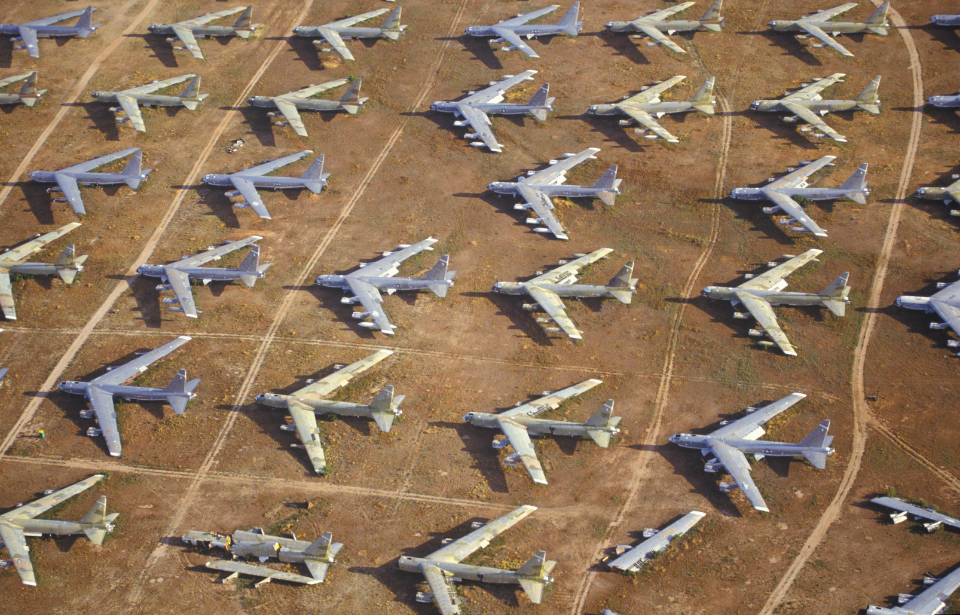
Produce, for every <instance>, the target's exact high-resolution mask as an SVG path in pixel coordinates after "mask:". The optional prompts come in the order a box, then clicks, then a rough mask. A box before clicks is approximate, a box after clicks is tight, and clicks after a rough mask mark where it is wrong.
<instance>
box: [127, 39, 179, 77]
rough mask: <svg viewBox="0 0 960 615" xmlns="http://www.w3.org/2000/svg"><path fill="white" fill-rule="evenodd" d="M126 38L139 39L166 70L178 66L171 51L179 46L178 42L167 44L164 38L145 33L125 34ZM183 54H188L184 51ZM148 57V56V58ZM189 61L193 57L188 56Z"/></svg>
mask: <svg viewBox="0 0 960 615" xmlns="http://www.w3.org/2000/svg"><path fill="white" fill-rule="evenodd" d="M126 38H141V39H143V42H144V48H145V49H149V50H150V51H152V52H153V57H155V58H156V59H158V60H160V63H161V64H163V65H164V66H166V67H167V68H178V67H179V66H180V64H179V63H178V62H177V54H176V52H174V50H173V46H174V45H179V44H180V43H179V42H176V43H168V42H167V41H166V39H167V37H166V36H160V35H157V34H152V33H147V34H127V35H126ZM183 53H186V54H189V52H187V51H184V52H183ZM148 57H149V56H148ZM190 57H191V59H192V57H193V56H190Z"/></svg>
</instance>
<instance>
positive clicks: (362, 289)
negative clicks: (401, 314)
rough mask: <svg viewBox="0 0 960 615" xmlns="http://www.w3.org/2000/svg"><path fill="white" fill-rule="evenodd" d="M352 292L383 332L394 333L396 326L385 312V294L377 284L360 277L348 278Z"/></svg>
mask: <svg viewBox="0 0 960 615" xmlns="http://www.w3.org/2000/svg"><path fill="white" fill-rule="evenodd" d="M347 285H348V286H349V287H350V292H352V293H353V295H354V296H355V297H356V298H357V299H358V300H359V301H360V305H362V306H363V309H364V310H366V312H367V313H368V314H369V315H370V319H371V320H373V323H374V324H375V325H377V328H378V329H380V332H381V333H386V334H387V335H393V330H394V328H395V327H394V326H393V325H392V324H391V323H390V319H389V318H387V315H386V314H385V313H384V312H383V306H382V304H383V296H382V295H381V294H380V291H379V290H378V289H377V287H376V286H374V285H373V284H370V283H368V282H365V281H364V280H361V279H358V278H347Z"/></svg>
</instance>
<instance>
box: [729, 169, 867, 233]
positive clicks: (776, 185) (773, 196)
mask: <svg viewBox="0 0 960 615" xmlns="http://www.w3.org/2000/svg"><path fill="white" fill-rule="evenodd" d="M834 159H836V156H824V157H823V158H820V159H819V160H816V161H814V162H801V163H800V164H801V166H799V167H794V168H791V169H789V171H790V172H789V173H788V174H787V175H784V176H783V177H779V178H770V179H769V180H767V181H768V182H769V183H767V185H766V186H763V187H762V188H734V189H733V192H731V193H730V198H732V199H742V200H746V201H759V200H763V199H766V200H768V201H773V207H764V208H763V213H765V214H778V213H780V212H783V213H784V214H786V215H788V216H790V217H789V218H786V219H781V220H780V224H782V225H785V226H786V225H790V224H794V223H799V224H800V225H801V226H799V227H793V226H791V227H790V230H791V231H795V232H798V233H803V232H810V233H813V234H814V235H816V236H817V237H826V236H827V231H825V230H824V229H822V228H820V226H819V225H818V224H817V223H816V222H814V221H813V219H812V218H811V217H810V216H808V215H807V214H806V212H805V211H803V207H802V206H801V205H800V203H798V202H797V201H795V200H794V197H802V198H804V199H806V200H808V201H833V200H836V199H842V198H847V199H850V200H851V201H854V202H856V203H859V204H861V205H866V204H867V199H866V196H867V195H868V194H870V190H869V188H867V182H866V177H867V163H866V162H864V163H863V164H861V165H860V167H859V168H858V169H857V170H856V171H854V173H853V175H851V176H850V178H849V179H848V180H847V181H845V182H843V185H841V186H840V187H839V188H809V187H808V184H807V178H808V177H810V176H811V175H813V174H814V173H816V172H817V171H819V170H820V169H822V168H823V167H826V166H833V161H834Z"/></svg>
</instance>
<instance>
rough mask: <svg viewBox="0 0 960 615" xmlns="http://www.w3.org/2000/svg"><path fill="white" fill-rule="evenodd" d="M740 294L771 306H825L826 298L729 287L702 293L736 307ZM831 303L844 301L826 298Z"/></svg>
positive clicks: (711, 287) (715, 287) (716, 288)
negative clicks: (748, 295)
mask: <svg viewBox="0 0 960 615" xmlns="http://www.w3.org/2000/svg"><path fill="white" fill-rule="evenodd" d="M738 292H741V293H742V292H746V293H747V294H750V295H753V296H754V297H759V298H761V299H763V300H764V301H766V302H767V303H769V304H770V305H795V306H805V305H813V306H820V305H823V300H824V297H821V296H820V295H818V294H816V293H790V292H786V293H785V292H783V291H778V290H754V289H751V290H749V291H747V290H744V289H742V288H735V287H734V288H731V287H728V286H708V287H706V288H704V289H703V292H702V293H701V294H702V295H703V296H704V297H707V298H709V299H720V300H723V301H730V302H731V303H733V304H734V305H736V304H738V303H740V300H739V299H737V295H736V294H737V293H738ZM826 299H830V300H831V301H840V300H842V299H840V298H838V297H826Z"/></svg>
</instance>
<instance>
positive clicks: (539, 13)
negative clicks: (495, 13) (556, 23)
mask: <svg viewBox="0 0 960 615" xmlns="http://www.w3.org/2000/svg"><path fill="white" fill-rule="evenodd" d="M558 8H560V5H559V4H554V5H552V6H548V7H544V8H542V9H538V10H536V11H530V12H529V13H524V14H523V15H517V16H516V17H512V18H510V19H505V20H503V21H501V22H500V23H498V24H497V25H498V26H519V25H523V24H525V23H527V22H528V21H533V20H534V19H537V18H540V17H543V16H544V15H548V14H550V13H552V12H554V11H555V10H557V9H558Z"/></svg>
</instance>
